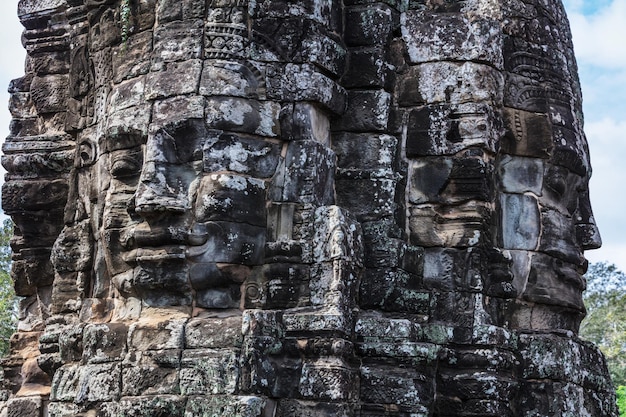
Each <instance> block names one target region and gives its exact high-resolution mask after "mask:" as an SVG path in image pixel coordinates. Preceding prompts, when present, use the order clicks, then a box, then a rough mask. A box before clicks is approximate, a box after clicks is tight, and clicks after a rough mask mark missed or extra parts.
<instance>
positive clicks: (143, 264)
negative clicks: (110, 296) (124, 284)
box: [132, 248, 191, 307]
mask: <svg viewBox="0 0 626 417" xmlns="http://www.w3.org/2000/svg"><path fill="white" fill-rule="evenodd" d="M167 250H168V251H170V250H171V249H169V248H168V249H167ZM181 250H182V249H181ZM168 253H169V252H168ZM137 256H138V257H141V258H142V259H140V260H139V259H138V265H139V266H137V267H136V268H134V270H133V278H132V282H133V286H134V290H135V291H136V292H137V295H138V296H139V298H141V299H142V301H143V302H144V303H146V304H147V305H149V306H154V307H158V306H164V305H182V306H186V305H191V287H190V285H189V270H188V266H187V265H186V264H184V263H182V259H171V258H170V259H169V260H170V262H164V261H163V260H159V259H158V258H159V257H160V256H164V254H163V255H161V254H159V253H155V252H154V251H152V250H150V249H148V250H147V252H145V253H143V252H142V251H139V252H138V254H137ZM150 256H154V257H155V260H154V261H153V260H150V259H149V257H150ZM171 261H173V262H171Z"/></svg>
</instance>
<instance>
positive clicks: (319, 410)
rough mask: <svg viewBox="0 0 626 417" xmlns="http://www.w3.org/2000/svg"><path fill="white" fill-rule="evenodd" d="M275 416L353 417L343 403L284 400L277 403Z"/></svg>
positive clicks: (348, 407) (347, 406)
mask: <svg viewBox="0 0 626 417" xmlns="http://www.w3.org/2000/svg"><path fill="white" fill-rule="evenodd" d="M276 415H277V416H280V417H323V416H333V417H349V416H351V415H353V412H352V410H351V409H350V406H349V405H348V404H345V403H335V402H323V401H302V400H296V399H284V400H280V401H279V403H278V408H277V414H276Z"/></svg>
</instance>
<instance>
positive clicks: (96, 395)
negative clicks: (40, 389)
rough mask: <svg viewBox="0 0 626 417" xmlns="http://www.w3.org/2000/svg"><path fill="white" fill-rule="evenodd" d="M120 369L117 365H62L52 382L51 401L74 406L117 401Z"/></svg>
mask: <svg viewBox="0 0 626 417" xmlns="http://www.w3.org/2000/svg"><path fill="white" fill-rule="evenodd" d="M120 387H121V367H120V364H119V363H104V364H93V365H83V366H80V367H79V366H77V365H64V366H62V367H61V368H60V369H59V370H58V371H57V372H56V373H55V375H54V378H53V380H52V391H51V393H50V399H51V400H52V401H69V402H74V403H76V404H84V403H93V402H101V401H117V400H119V398H120Z"/></svg>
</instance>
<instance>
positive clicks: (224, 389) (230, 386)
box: [180, 349, 241, 395]
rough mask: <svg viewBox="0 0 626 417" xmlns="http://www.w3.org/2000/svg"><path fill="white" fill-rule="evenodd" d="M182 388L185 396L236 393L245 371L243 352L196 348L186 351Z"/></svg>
mask: <svg viewBox="0 0 626 417" xmlns="http://www.w3.org/2000/svg"><path fill="white" fill-rule="evenodd" d="M181 366H182V367H181V370H180V391H181V393H183V394H184V395H194V394H195V395H203V394H206V393H209V394H213V395H215V394H234V393H235V392H236V390H237V381H238V379H239V375H240V373H241V369H240V364H239V352H238V351H236V350H232V349H193V350H185V351H183V354H182V359H181Z"/></svg>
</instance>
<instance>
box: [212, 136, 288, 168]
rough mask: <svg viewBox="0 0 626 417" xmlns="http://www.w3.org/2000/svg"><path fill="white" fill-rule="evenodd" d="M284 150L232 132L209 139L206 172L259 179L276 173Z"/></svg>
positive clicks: (276, 145) (267, 142) (274, 144)
mask: <svg viewBox="0 0 626 417" xmlns="http://www.w3.org/2000/svg"><path fill="white" fill-rule="evenodd" d="M280 152H281V147H280V146H279V145H278V144H276V143H274V142H269V141H264V140H258V139H250V138H247V137H244V136H239V135H235V134H229V133H220V134H219V136H217V137H214V138H211V139H209V140H208V141H207V142H206V143H205V145H204V148H203V154H204V156H203V158H202V160H203V163H204V168H203V170H204V171H205V172H218V171H232V172H237V173H240V174H246V175H250V176H252V177H255V178H270V177H272V176H273V175H274V174H275V173H276V168H277V166H278V161H279V157H280Z"/></svg>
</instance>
